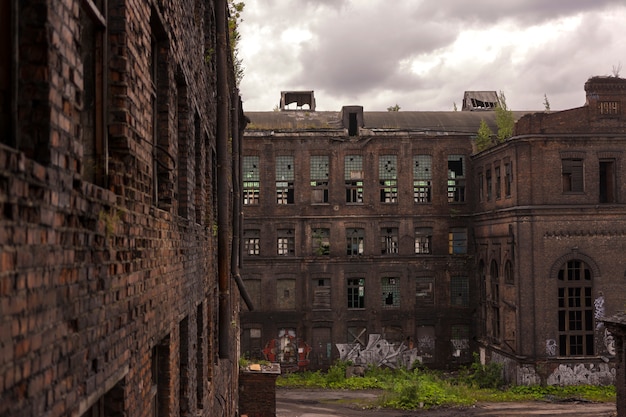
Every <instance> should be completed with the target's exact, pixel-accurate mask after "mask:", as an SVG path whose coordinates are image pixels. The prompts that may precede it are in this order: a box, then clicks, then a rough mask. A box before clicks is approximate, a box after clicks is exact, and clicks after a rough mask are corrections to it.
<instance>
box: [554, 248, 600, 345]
mask: <svg viewBox="0 0 626 417" xmlns="http://www.w3.org/2000/svg"><path fill="white" fill-rule="evenodd" d="M592 289H593V280H592V272H591V268H589V266H588V265H587V264H586V263H585V262H583V261H581V260H570V261H567V262H566V263H565V264H563V266H562V267H561V269H560V270H559V273H558V295H559V300H558V302H559V354H560V355H561V356H579V355H593V354H594V348H593V332H594V319H593V300H592Z"/></svg>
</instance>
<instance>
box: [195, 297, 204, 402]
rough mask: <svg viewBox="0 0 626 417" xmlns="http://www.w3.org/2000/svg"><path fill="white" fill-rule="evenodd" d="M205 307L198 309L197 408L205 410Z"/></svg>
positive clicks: (201, 304)
mask: <svg viewBox="0 0 626 417" xmlns="http://www.w3.org/2000/svg"><path fill="white" fill-rule="evenodd" d="M204 341H205V337H204V305H203V303H200V304H198V307H196V407H197V408H198V409H203V408H204V401H203V400H204Z"/></svg>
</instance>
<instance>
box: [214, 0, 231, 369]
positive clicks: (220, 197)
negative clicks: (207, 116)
mask: <svg viewBox="0 0 626 417" xmlns="http://www.w3.org/2000/svg"><path fill="white" fill-rule="evenodd" d="M227 19H228V16H227V7H226V0H217V1H216V2H215V28H216V32H217V33H216V48H215V49H216V51H215V59H216V70H217V109H216V110H217V111H216V113H217V114H216V116H217V128H216V152H217V270H218V293H219V310H218V311H219V313H218V314H219V319H218V326H219V333H218V349H219V350H218V355H219V357H220V358H222V359H228V358H230V340H231V339H232V337H231V330H230V321H231V311H230V262H229V256H230V251H231V241H232V239H231V228H230V217H231V210H230V209H231V201H232V198H231V195H232V192H231V184H230V181H229V179H230V176H231V175H232V168H231V157H230V152H229V149H228V138H229V130H230V128H229V127H230V125H229V107H230V95H229V91H228V84H229V76H228V75H229V73H228V52H229V51H228V48H229V45H228V36H227V31H228V21H227Z"/></svg>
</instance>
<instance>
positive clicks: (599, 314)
mask: <svg viewBox="0 0 626 417" xmlns="http://www.w3.org/2000/svg"><path fill="white" fill-rule="evenodd" d="M593 310H594V311H593V315H594V317H595V318H596V329H598V330H599V329H600V328H601V327H602V326H603V325H604V323H602V321H600V320H602V319H603V318H604V295H603V294H602V292H600V296H599V297H598V298H596V299H595V300H594V301H593Z"/></svg>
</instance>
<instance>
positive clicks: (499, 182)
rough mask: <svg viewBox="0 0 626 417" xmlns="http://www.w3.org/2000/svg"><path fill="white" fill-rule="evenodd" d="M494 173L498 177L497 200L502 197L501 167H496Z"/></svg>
mask: <svg viewBox="0 0 626 417" xmlns="http://www.w3.org/2000/svg"><path fill="white" fill-rule="evenodd" d="M493 173H494V175H495V176H496V200H499V199H500V198H501V197H502V179H501V178H500V167H499V166H497V167H494V169H493Z"/></svg>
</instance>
